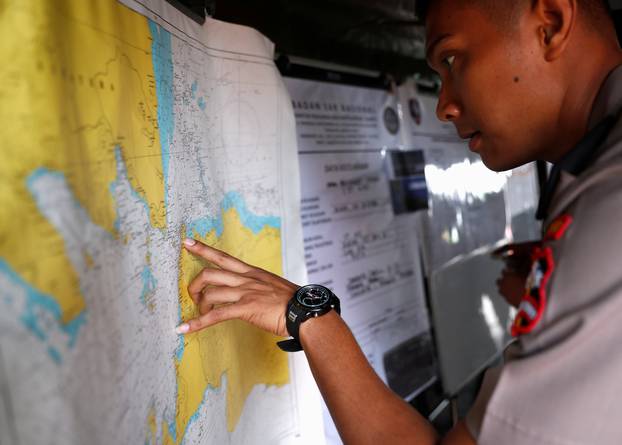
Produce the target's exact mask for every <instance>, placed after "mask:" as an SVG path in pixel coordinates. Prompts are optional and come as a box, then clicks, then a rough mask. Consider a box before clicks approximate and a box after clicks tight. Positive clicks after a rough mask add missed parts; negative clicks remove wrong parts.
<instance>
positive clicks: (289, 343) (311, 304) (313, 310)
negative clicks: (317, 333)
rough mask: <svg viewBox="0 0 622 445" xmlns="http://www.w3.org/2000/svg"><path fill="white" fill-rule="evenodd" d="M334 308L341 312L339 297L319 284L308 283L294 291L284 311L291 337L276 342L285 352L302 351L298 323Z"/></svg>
mask: <svg viewBox="0 0 622 445" xmlns="http://www.w3.org/2000/svg"><path fill="white" fill-rule="evenodd" d="M332 309H334V310H335V311H336V312H337V313H338V314H341V306H340V304H339V298H337V296H336V295H335V294H333V293H332V292H331V290H330V289H328V288H326V287H324V286H320V285H319V284H308V285H306V286H303V287H301V288H300V289H298V290H297V291H296V293H295V294H294V296H293V297H292V299H291V300H289V303H287V311H286V312H285V323H286V326H287V332H289V335H291V336H292V337H293V338H290V339H289V340H283V341H280V342H278V343H277V345H278V346H279V348H281V349H282V350H283V351H285V352H296V351H302V345H301V344H300V339H299V336H298V332H299V330H300V325H301V324H302V323H304V322H305V321H307V320H308V319H310V318H314V317H319V316H321V315H324V314H326V313H327V312H330V311H331V310H332Z"/></svg>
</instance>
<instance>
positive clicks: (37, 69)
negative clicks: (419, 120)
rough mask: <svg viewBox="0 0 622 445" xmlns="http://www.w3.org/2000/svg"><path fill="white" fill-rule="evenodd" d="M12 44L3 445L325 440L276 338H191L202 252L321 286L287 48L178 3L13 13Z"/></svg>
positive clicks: (85, 4) (4, 87) (6, 11)
mask: <svg viewBox="0 0 622 445" xmlns="http://www.w3.org/2000/svg"><path fill="white" fill-rule="evenodd" d="M0 42H2V43H0V57H1V58H2V60H3V68H2V70H0V121H1V122H2V126H1V129H0V135H1V136H2V147H3V148H2V155H1V159H0V208H1V209H2V210H1V212H2V213H1V214H2V218H0V442H1V443H2V444H3V445H4V444H5V443H6V444H43V443H45V444H56V443H58V444H61V443H62V444H86V443H89V444H100V443H101V444H104V443H106V444H108V443H115V444H149V445H152V444H181V443H185V444H199V443H214V444H223V443H261V444H269V443H299V442H300V441H304V440H307V439H308V438H307V437H306V436H305V434H304V431H305V426H304V425H303V423H304V419H303V417H304V416H302V415H301V411H300V408H297V407H298V406H299V405H300V400H301V399H303V398H304V399H305V400H307V402H306V403H307V405H308V404H309V403H312V402H313V401H314V400H315V398H317V395H316V394H315V395H314V394H311V395H309V396H308V397H307V395H305V394H303V393H302V391H303V390H302V389H301V388H302V387H303V385H301V383H300V382H302V381H303V380H305V379H307V380H308V378H309V377H308V375H306V374H305V371H304V369H305V368H304V366H301V365H300V364H299V363H297V362H296V360H295V359H292V358H290V357H288V355H287V354H285V353H283V352H281V351H280V350H279V349H278V348H277V347H276V346H275V342H276V341H277V340H278V339H277V338H275V337H273V336H271V335H268V334H265V333H262V332H260V331H258V330H257V329H255V328H253V327H251V326H249V325H247V324H244V323H242V322H236V321H232V322H226V323H222V324H220V325H217V326H214V327H212V328H209V329H206V330H204V331H202V332H199V333H196V334H189V335H186V336H177V335H176V334H175V332H174V329H175V326H177V325H178V324H179V323H180V322H182V321H183V320H187V319H189V318H191V317H194V316H196V315H197V313H196V308H195V306H194V304H193V303H192V301H191V299H190V298H189V296H188V293H187V290H186V287H187V285H188V283H189V281H190V280H191V279H192V278H193V277H194V276H195V275H196V274H197V273H198V271H200V270H201V269H202V268H203V267H206V266H207V264H204V263H202V262H201V261H199V260H197V259H196V258H191V257H190V255H189V254H187V253H186V252H185V250H184V249H182V247H181V246H182V241H183V239H184V238H185V237H188V236H190V237H195V238H197V239H200V240H202V241H203V242H205V243H207V244H209V245H211V246H215V247H216V248H219V249H223V250H225V251H227V252H229V253H231V254H233V255H235V256H238V257H240V258H241V259H243V260H244V261H246V262H249V263H251V264H254V265H257V266H260V267H263V268H266V269H268V270H270V271H272V272H275V273H277V274H285V275H286V276H288V277H290V278H291V279H303V275H302V274H301V272H300V271H302V270H304V269H303V265H302V264H303V260H302V254H301V255H300V261H299V260H298V258H297V257H296V255H295V252H302V236H301V232H300V230H301V229H300V221H296V220H295V217H293V216H291V215H296V214H298V212H297V211H292V209H293V210H297V207H296V206H297V205H298V203H299V196H298V195H297V194H298V193H299V192H298V186H297V184H298V182H297V181H298V176H297V175H298V167H297V160H296V159H297V158H296V156H297V154H296V142H295V133H294V125H293V122H294V118H293V113H292V110H291V104H290V101H289V99H288V96H287V94H286V92H285V90H284V87H283V85H282V82H281V79H280V77H279V74H278V71H277V70H276V69H275V67H274V63H273V47H272V44H271V43H270V42H269V41H268V40H267V39H265V38H264V37H263V36H261V35H260V34H259V33H257V32H255V31H253V30H250V29H248V28H243V27H239V26H235V25H228V24H224V23H221V22H217V21H215V20H210V19H208V21H207V22H206V24H204V25H203V26H200V25H198V24H196V23H194V22H192V21H191V20H189V19H188V18H187V17H185V16H183V15H182V14H181V13H180V12H178V11H177V10H175V9H174V8H173V7H172V6H170V5H168V4H166V3H164V2H163V1H161V0H154V1H150V2H146V1H145V2H142V1H140V2H139V1H133V0H127V1H125V4H122V3H120V2H117V1H115V0H105V1H104V0H101V1H97V2H95V1H84V0H57V1H54V2H42V1H39V0H0ZM288 256H289V259H288ZM298 262H300V264H298ZM306 372H307V373H308V371H306ZM314 397H315V398H314ZM318 407H319V404H318ZM318 412H319V408H318ZM310 443H317V442H310Z"/></svg>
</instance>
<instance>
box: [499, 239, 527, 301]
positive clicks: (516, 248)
mask: <svg viewBox="0 0 622 445" xmlns="http://www.w3.org/2000/svg"><path fill="white" fill-rule="evenodd" d="M538 244H539V243H538V242H536V241H531V242H527V243H517V244H507V245H505V246H502V247H500V248H498V249H497V250H495V251H494V252H493V253H492V256H493V258H497V259H501V260H503V261H504V262H505V268H504V269H503V271H502V272H501V276H500V277H499V279H498V280H497V290H498V291H499V294H501V295H502V296H503V297H504V298H505V300H506V301H507V302H508V303H509V304H510V305H512V306H514V307H518V305H519V304H520V302H521V300H522V298H523V295H524V293H525V282H526V281H527V277H528V276H529V272H530V270H531V252H532V251H533V248H534V247H535V246H537V245H538Z"/></svg>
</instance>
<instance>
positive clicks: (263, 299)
mask: <svg viewBox="0 0 622 445" xmlns="http://www.w3.org/2000/svg"><path fill="white" fill-rule="evenodd" d="M184 246H185V248H186V250H188V251H189V252H190V253H192V254H193V255H197V256H199V257H201V258H203V259H205V260H207V261H209V262H210V263H212V264H214V265H215V266H217V267H206V268H205V269H203V270H202V271H201V272H200V273H199V274H198V275H197V276H196V278H195V279H194V280H192V282H191V283H190V285H189V286H188V293H189V294H190V297H191V298H192V300H193V301H194V302H195V304H196V305H197V306H198V308H199V313H200V314H201V316H200V317H198V318H195V319H194V320H190V321H188V322H186V323H183V324H181V325H180V326H178V327H177V333H178V334H186V333H190V332H195V331H198V330H201V329H203V328H206V327H208V326H212V325H214V324H216V323H220V322H221V321H226V320H232V319H240V320H244V321H246V322H248V323H251V324H253V325H254V326H256V327H258V328H260V329H263V330H265V331H268V332H271V333H273V334H276V335H280V336H281V337H287V336H289V334H288V332H287V328H286V326H285V310H286V306H287V302H288V301H289V300H290V299H291V298H292V296H293V295H294V293H295V292H296V290H297V289H298V288H299V286H297V285H295V284H294V283H290V282H289V281H287V280H285V279H284V278H281V277H279V276H277V275H274V274H273V273H270V272H268V271H265V270H263V269H259V268H257V267H253V266H251V265H249V264H246V263H245V262H243V261H240V260H238V259H237V258H234V257H232V256H231V255H228V254H226V253H225V252H222V251H220V250H217V249H214V248H212V247H209V246H206V245H205V244H203V243H201V242H199V241H196V240H192V239H187V240H185V241H184Z"/></svg>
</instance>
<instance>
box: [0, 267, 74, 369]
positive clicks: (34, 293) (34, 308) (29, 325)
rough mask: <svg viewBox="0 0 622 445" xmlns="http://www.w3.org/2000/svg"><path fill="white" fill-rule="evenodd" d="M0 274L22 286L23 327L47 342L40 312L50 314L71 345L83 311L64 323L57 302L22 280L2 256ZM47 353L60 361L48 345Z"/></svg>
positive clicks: (71, 345)
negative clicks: (23, 301)
mask: <svg viewBox="0 0 622 445" xmlns="http://www.w3.org/2000/svg"><path fill="white" fill-rule="evenodd" d="M0 274H2V275H4V276H5V277H7V278H8V279H9V280H10V281H11V282H12V283H13V284H14V285H15V286H18V287H20V288H22V289H23V290H24V293H25V294H26V304H24V312H23V313H22V314H21V316H20V321H21V323H22V324H23V325H24V327H25V328H26V329H27V330H28V331H30V332H31V333H32V334H33V335H34V336H35V337H37V338H38V339H39V340H41V341H42V342H44V343H47V341H48V333H47V332H46V329H47V328H48V326H47V321H46V320H44V319H42V318H41V314H45V313H47V314H50V315H51V316H52V317H53V318H54V319H55V320H56V322H57V324H58V327H59V328H60V329H61V330H62V331H63V332H64V333H65V334H67V336H68V341H67V345H68V346H69V347H73V345H74V344H75V342H76V338H77V336H78V333H79V331H80V327H81V326H82V325H83V324H84V321H85V313H84V312H82V313H81V314H80V315H79V316H78V317H76V318H74V319H73V320H72V321H71V322H69V323H66V324H64V323H63V322H62V311H61V308H60V305H59V304H58V302H57V301H56V300H55V299H54V298H53V297H52V296H51V295H48V294H45V293H43V292H41V291H39V290H38V289H35V288H34V287H33V286H31V285H30V284H29V283H28V282H26V281H25V280H23V279H22V277H20V276H19V275H18V274H17V272H15V271H14V270H13V269H12V268H11V267H10V266H9V265H8V264H7V263H6V262H5V261H4V260H3V259H2V258H0ZM48 353H49V355H50V357H51V358H52V360H54V361H55V362H56V363H60V362H61V355H60V353H59V352H58V350H57V349H55V348H53V347H52V346H50V345H48Z"/></svg>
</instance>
